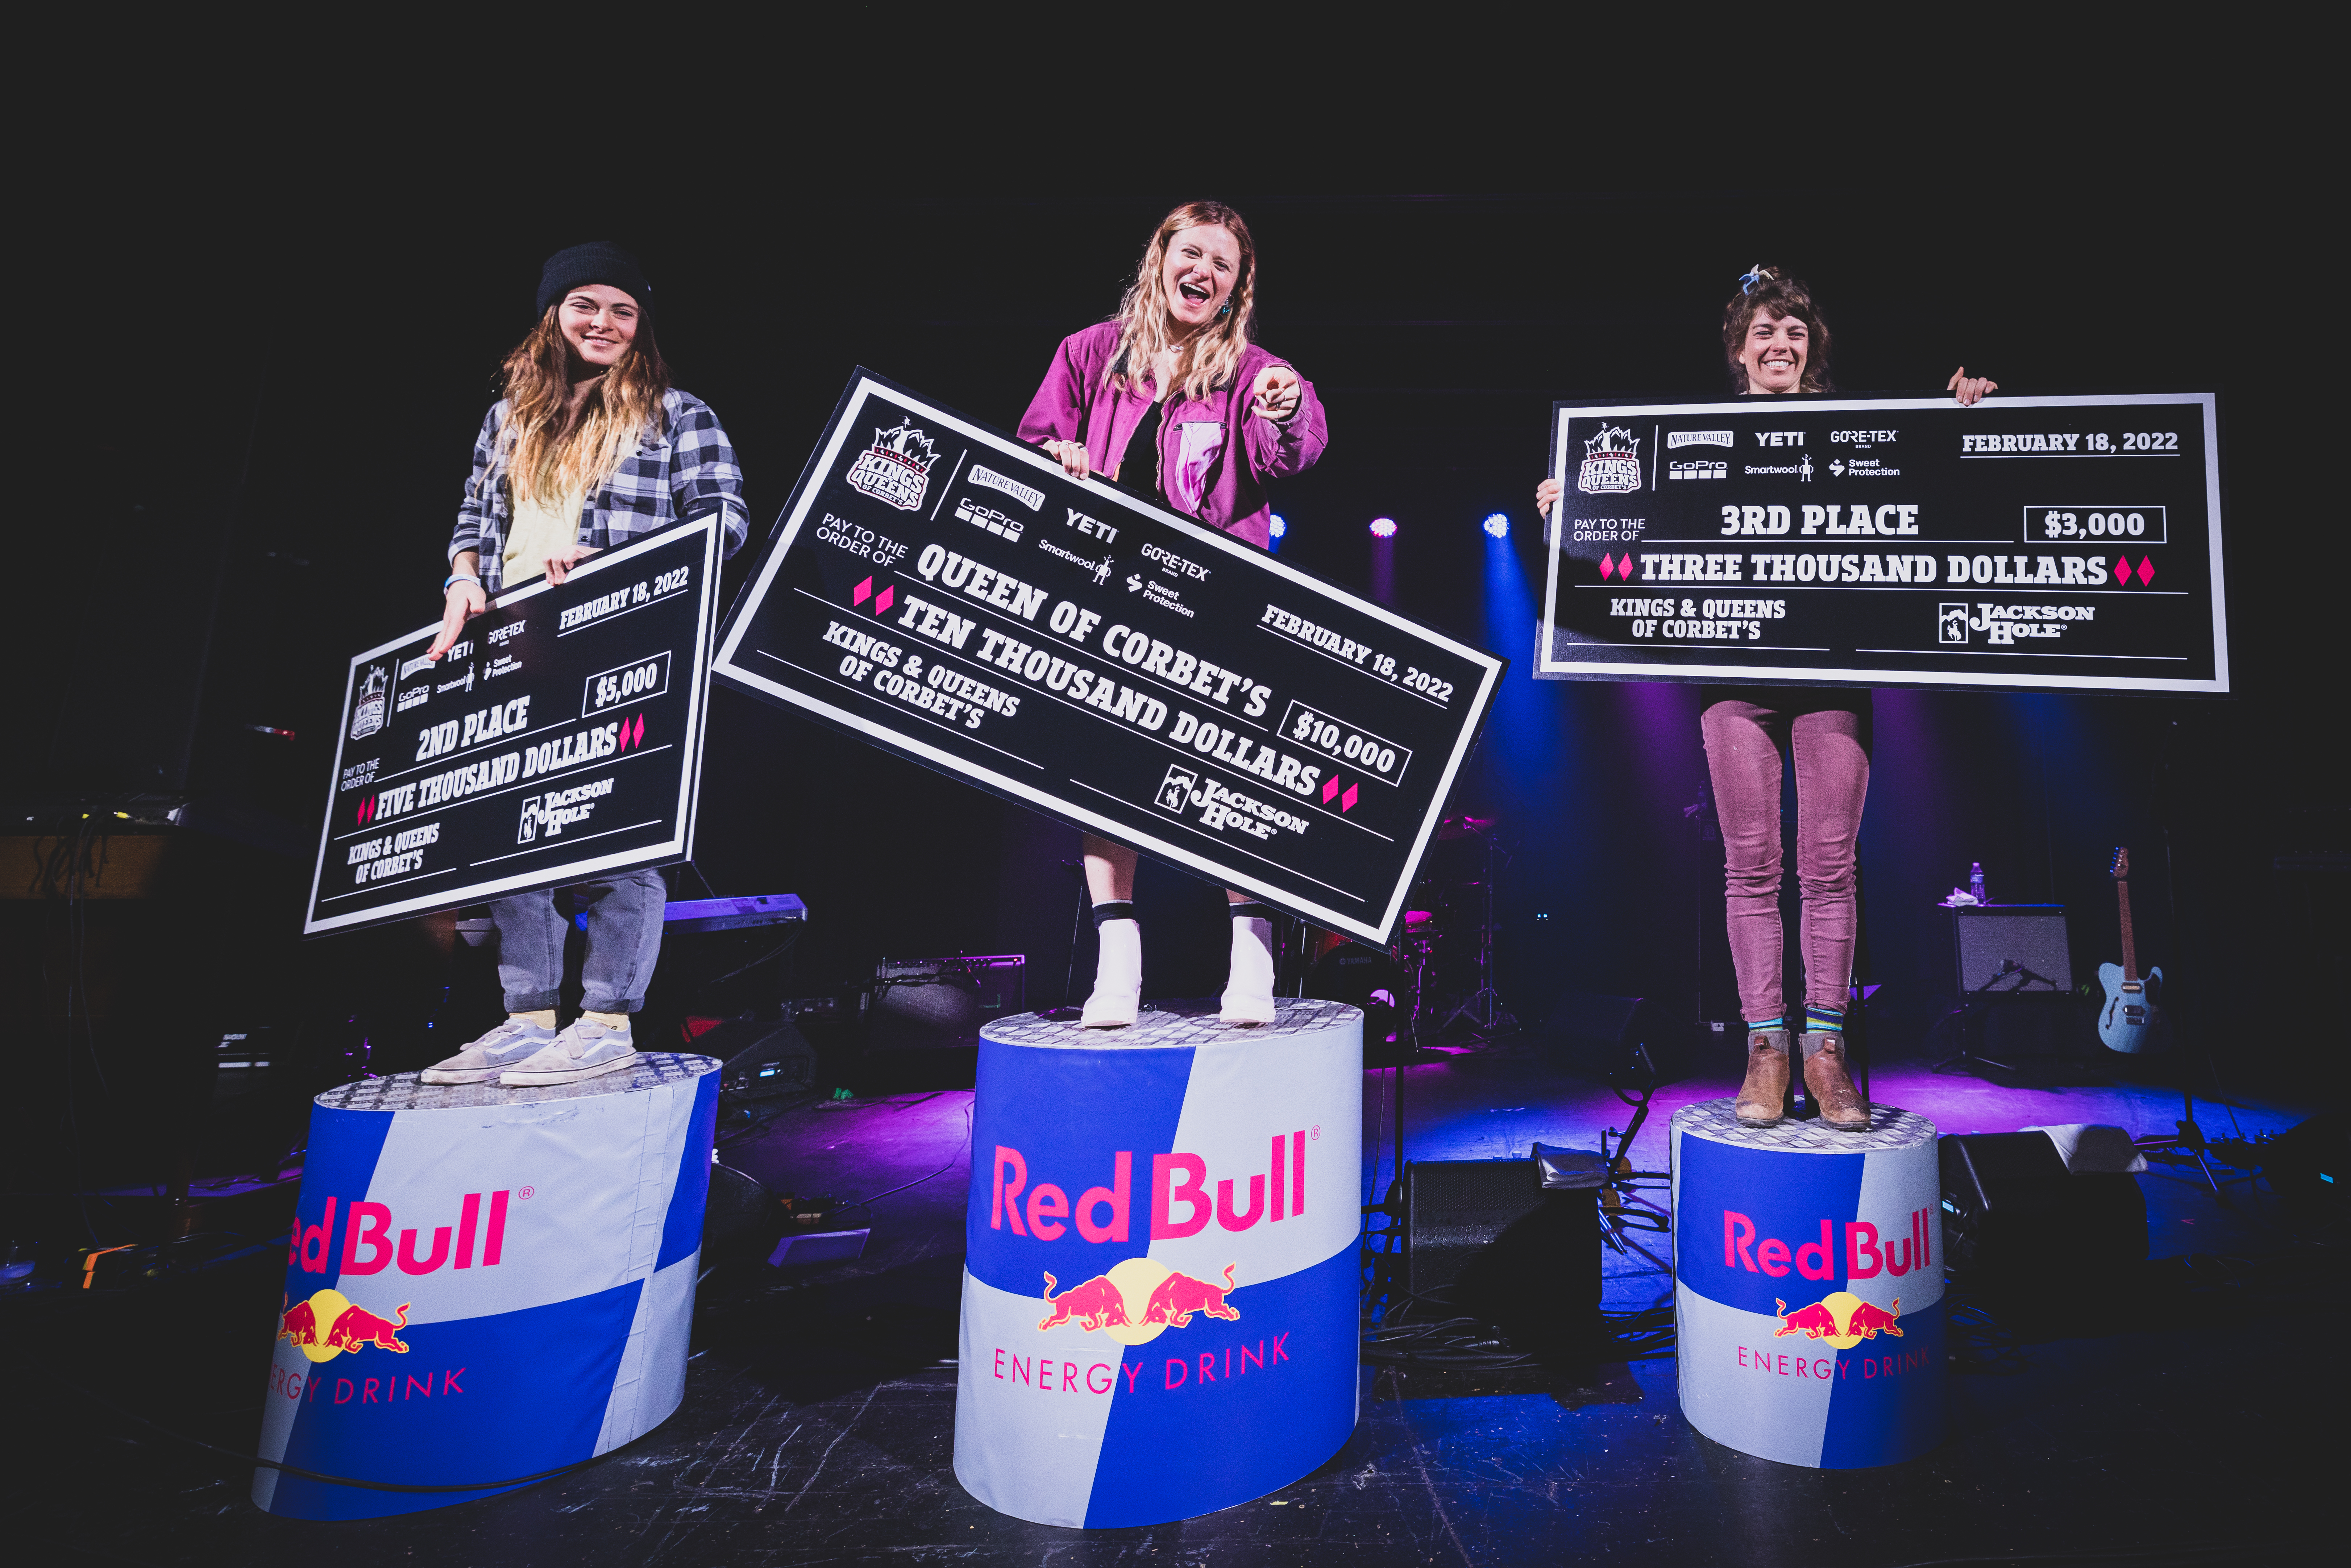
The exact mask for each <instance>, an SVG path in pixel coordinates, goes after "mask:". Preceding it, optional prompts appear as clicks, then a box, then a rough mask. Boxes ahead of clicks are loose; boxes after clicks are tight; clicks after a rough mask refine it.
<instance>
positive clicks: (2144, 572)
mask: <svg viewBox="0 0 2351 1568" xmlns="http://www.w3.org/2000/svg"><path fill="white" fill-rule="evenodd" d="M2154 580H2155V558H2154V557H2153V556H2149V557H2147V559H2145V560H2143V561H2141V562H2139V563H2138V582H2139V586H2140V587H2141V588H2145V587H2146V586H2147V584H2148V583H2150V582H2153V581H2154Z"/></svg>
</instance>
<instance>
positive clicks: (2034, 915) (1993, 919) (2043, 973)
mask: <svg viewBox="0 0 2351 1568" xmlns="http://www.w3.org/2000/svg"><path fill="white" fill-rule="evenodd" d="M1950 914H1951V956H1952V962H1953V965H1954V966H1955V973H1956V974H1957V976H1958V979H1959V993H1960V994H1961V995H1962V996H1963V997H1964V996H1973V995H1975V994H1977V993H1978V992H1981V993H1982V994H1983V995H1986V996H1998V995H2006V994H2008V993H2010V992H2021V991H2043V992H2049V991H2060V992H2063V991H2070V990H2072V989H2073V988H2074V960H2073V956H2072V950H2071V948H2070V947H2069V946H2068V945H2067V943H2066V940H2065V906H2064V904H1982V905H1980V906H1978V907H1975V908H1971V909H1970V908H1961V909H1954V910H1952V911H1951V912H1950ZM2017 969H2029V970H2031V971H2032V975H2033V976H2035V977H2037V978H2033V977H2025V976H2022V975H2018V974H2016V973H2015V972H2014V971H2015V970H2017ZM2004 971H2005V972H2006V973H2007V975H2008V977H2007V978H2001V975H2002V974H2003V972H2004ZM1987 982H1996V983H1993V984H1991V988H1990V989H1989V990H1985V989H1984V987H1985V986H1986V983H1987Z"/></svg>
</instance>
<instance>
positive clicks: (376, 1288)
mask: <svg viewBox="0 0 2351 1568" xmlns="http://www.w3.org/2000/svg"><path fill="white" fill-rule="evenodd" d="M718 1065H719V1064H718V1062H717V1061H715V1060H714V1059H712V1058H710V1057H707V1056H685V1055H680V1054H677V1053H675V1052H671V1051H648V1052H645V1053H643V1055H641V1056H640V1057H639V1058H638V1060H637V1061H636V1064H635V1065H634V1066H633V1067H632V1068H631V1069H629V1070H628V1071H619V1072H608V1073H606V1074H604V1075H603V1076H602V1077H601V1078H590V1079H587V1080H585V1081H583V1082H578V1083H569V1084H564V1085H561V1086H559V1087H551V1088H537V1089H502V1088H500V1087H498V1086H497V1085H496V1084H495V1083H482V1084H465V1085H462V1086H456V1087H441V1086H435V1085H429V1084H426V1083H424V1082H421V1081H420V1080H419V1078H418V1076H417V1074H415V1073H413V1072H402V1073H395V1074H393V1075H392V1076H391V1077H387V1078H369V1079H363V1080H361V1081H360V1082H357V1083H350V1084H346V1085H344V1086H343V1087H341V1088H340V1089H330V1090H329V1091H328V1092H325V1093H324V1094H321V1095H319V1096H318V1097H317V1099H316V1100H315V1102H313V1104H312V1107H311V1111H310V1145H309V1155H308V1161H307V1163H306V1165H305V1166H304V1169H303V1173H302V1195H301V1198H300V1200H299V1202H298V1206H297V1208H296V1214H295V1224H294V1235H293V1240H292V1244H291V1246H290V1247H289V1249H288V1255H287V1265H286V1299H285V1301H284V1302H283V1303H282V1305H281V1307H280V1310H279V1312H278V1318H277V1343H276V1345H275V1348H274V1354H272V1356H271V1359H270V1365H269V1386H268V1391H267V1395H266V1400H265V1404H264V1407H263V1415H262V1424H261V1454H262V1457H264V1458H270V1459H276V1460H279V1461H282V1462H284V1463H286V1464H289V1465H296V1466H299V1467H300V1468H302V1469H308V1470H316V1471H319V1472H321V1473H323V1474H327V1475H336V1476H350V1477H352V1478H354V1479H359V1480H367V1481H383V1482H392V1483H398V1484H402V1485H408V1486H448V1485H455V1484H462V1483H467V1482H472V1481H476V1480H480V1481H506V1480H514V1479H518V1478H521V1477H526V1476H533V1475H537V1474H538V1473H540V1472H542V1471H546V1470H552V1469H560V1468H561V1467H563V1466H566V1465H569V1464H574V1463H576V1462H578V1461H580V1460H581V1459H586V1458H593V1457H594V1456H595V1455H598V1454H601V1453H603V1452H605V1451H606V1450H608V1449H611V1448H618V1447H620V1446H621V1445H622V1444H623V1443H626V1442H628V1441H630V1440H631V1439H632V1438H634V1437H639V1436H640V1435H642V1434H643V1433H645V1432H647V1431H650V1430H651V1429H652V1428H653V1427H657V1426H659V1425H660V1424H661V1423H662V1422H663V1421H664V1420H665V1419H667V1418H668V1416H669V1414H670V1412H671V1411H673V1410H674V1409H676V1408H677V1405H678V1401H679V1400H680V1399H681V1398H683V1397H684V1393H685V1358H686V1341H687V1338H688V1334H689V1331H690V1330H691V1327H692V1322H693V1317H694V1286H695V1273H696V1270H697V1266H698V1263H699V1260H700V1259H701V1255H702V1219H703V1206H704V1203H705V1200H706V1198H707V1197H708V1194H709V1189H710V1151H711V1145H712V1140H713V1135H714V1134H715V1133H716V1128H717V1120H718ZM502 1490H509V1489H507V1488H504V1487H496V1486H489V1487H484V1488H481V1489H480V1490H466V1491H453V1492H400V1491H377V1490H370V1489H367V1488H361V1487H350V1486H339V1485H336V1484H334V1483H332V1482H329V1481H319V1480H312V1479H308V1478H306V1477H302V1476H296V1475H288V1474H287V1473H286V1472H284V1471H281V1470H275V1469H256V1471H255V1472H254V1479H253V1500H254V1503H255V1505H256V1507H258V1508H260V1509H262V1510H264V1511H266V1512H269V1513H276V1514H284V1515H287V1516H290V1517H292V1518H296V1519H375V1518H380V1517H381V1516H383V1515H386V1514H395V1513H414V1512H419V1511H423V1510H425V1509H433V1508H445V1507H447V1506H448V1505H449V1504H451V1503H456V1502H468V1501H471V1500H473V1499H475V1498H477V1497H487V1496H490V1495H492V1494H493V1493H495V1492H497V1491H502Z"/></svg>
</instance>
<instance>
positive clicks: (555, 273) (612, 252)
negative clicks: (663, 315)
mask: <svg viewBox="0 0 2351 1568" xmlns="http://www.w3.org/2000/svg"><path fill="white" fill-rule="evenodd" d="M590 283H601V284H605V285H607V286H608V287H613V288H617V289H620V290H621V291H622V293H624V294H626V295H627V296H628V297H629V298H632V299H633V300H635V301H636V302H637V308H638V309H639V310H641V311H643V313H644V314H645V315H647V316H651V315H652V314H653V285H652V284H650V283H647V282H646V281H645V274H644V269H643V268H642V267H639V266H638V265H637V258H636V257H635V256H631V255H630V254H629V253H628V252H627V251H625V250H622V248H621V247H620V246H616V245H614V244H613V243H612V242H611V241H610V240H601V239H600V240H591V241H590V242H589V243H588V244H586V245H575V246H572V247H571V248H570V249H569V250H559V251H557V252H556V253H555V254H554V255H553V256H549V257H548V258H547V266H546V267H545V268H544V269H542V270H541V271H540V273H539V275H538V313H539V314H540V315H541V316H545V315H546V314H547V311H548V308H549V306H551V305H553V304H554V303H555V302H556V301H558V300H559V299H561V298H563V297H564V296H565V295H567V294H569V293H570V292H571V291H572V290H573V289H575V288H578V287H582V286H583V285H586V284H590Z"/></svg>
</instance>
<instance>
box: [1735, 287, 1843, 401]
mask: <svg viewBox="0 0 2351 1568" xmlns="http://www.w3.org/2000/svg"><path fill="white" fill-rule="evenodd" d="M1759 312H1769V313H1770V314H1771V315H1772V316H1775V317H1788V316H1792V317H1794V318H1795V319H1797V320H1799V321H1802V323H1803V324H1804V329H1805V332H1806V335H1807V341H1806V343H1805V346H1804V374H1803V378H1802V380H1801V381H1799V382H1797V383H1796V390H1797V391H1798V392H1834V391H1835V390H1836V389H1835V388H1834V386H1832V385H1831V384H1830V383H1829V324H1828V322H1827V321H1825V320H1823V319H1822V317H1821V310H1820V307H1819V306H1817V305H1815V304H1813V291H1812V290H1811V289H1810V288H1807V287H1805V286H1804V282H1803V280H1802V278H1797V277H1789V276H1788V275H1787V273H1785V272H1784V271H1782V270H1781V269H1780V268H1779V267H1756V268H1755V270H1754V271H1752V272H1750V273H1748V274H1747V275H1746V276H1745V277H1741V278H1740V290H1739V292H1738V293H1736V294H1734V295H1732V296H1731V297H1730V303H1729V304H1728V305H1725V306H1724V307H1723V308H1722V357H1723V358H1724V360H1726V361H1729V367H1730V384H1731V386H1732V388H1733V389H1734V390H1736V391H1738V392H1741V393H1744V392H1746V391H1747V367H1746V366H1745V365H1742V364H1740V362H1739V350H1740V347H1741V346H1742V345H1743V344H1744V343H1745V342H1746V341H1747V329H1748V328H1749V327H1750V325H1752V324H1753V322H1754V320H1755V318H1756V315H1757V314H1758V313H1759Z"/></svg>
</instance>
